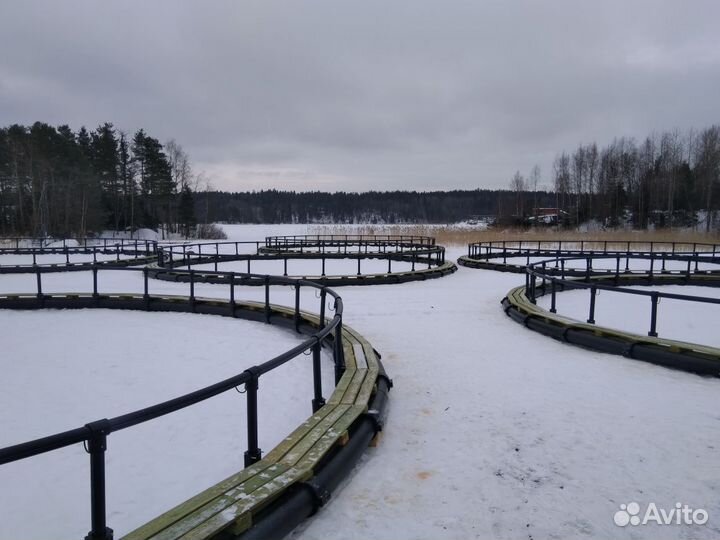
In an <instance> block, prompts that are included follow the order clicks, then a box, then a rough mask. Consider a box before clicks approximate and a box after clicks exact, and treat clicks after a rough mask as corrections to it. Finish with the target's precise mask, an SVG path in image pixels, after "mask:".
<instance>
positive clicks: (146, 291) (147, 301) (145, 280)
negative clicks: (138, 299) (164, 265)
mask: <svg viewBox="0 0 720 540" xmlns="http://www.w3.org/2000/svg"><path fill="white" fill-rule="evenodd" d="M143 300H144V301H145V310H146V311H147V310H149V309H150V290H149V284H148V267H147V266H146V267H145V268H143Z"/></svg>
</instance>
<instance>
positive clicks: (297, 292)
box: [293, 283, 300, 333]
mask: <svg viewBox="0 0 720 540" xmlns="http://www.w3.org/2000/svg"><path fill="white" fill-rule="evenodd" d="M293 318H294V322H295V331H296V332H298V333H299V332H300V284H299V283H298V284H297V285H295V315H294V317H293Z"/></svg>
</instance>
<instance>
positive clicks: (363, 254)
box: [151, 235, 457, 286]
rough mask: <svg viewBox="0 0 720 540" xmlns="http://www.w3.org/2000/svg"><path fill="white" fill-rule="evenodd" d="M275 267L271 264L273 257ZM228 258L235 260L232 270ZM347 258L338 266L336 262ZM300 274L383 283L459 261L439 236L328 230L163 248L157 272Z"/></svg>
mask: <svg viewBox="0 0 720 540" xmlns="http://www.w3.org/2000/svg"><path fill="white" fill-rule="evenodd" d="M271 262H272V263H273V264H274V267H272V268H268V266H267V265H268V263H271ZM228 263H234V264H235V266H234V267H231V268H230V269H228V270H225V268H228ZM338 263H342V267H341V268H340V269H339V271H338V270H334V269H333V268H330V266H332V265H335V266H337V265H338ZM259 265H264V266H263V267H262V268H263V269H262V272H261V273H263V274H267V275H280V276H283V277H288V276H291V277H295V278H298V279H304V280H308V281H312V282H314V283H319V284H322V285H329V286H345V285H381V284H395V283H407V282H411V281H424V280H427V279H434V278H439V277H443V276H446V275H448V274H451V273H453V272H455V271H456V270H457V266H455V264H454V263H452V262H451V261H447V260H446V259H445V248H444V247H442V246H438V245H436V244H435V239H434V238H429V237H416V236H412V237H411V236H392V235H390V236H378V235H372V236H371V235H355V236H352V235H328V236H312V235H308V236H292V237H268V238H266V239H265V241H262V242H261V241H257V242H209V243H208V242H203V243H196V244H178V245H166V246H160V247H159V248H158V260H157V263H156V264H154V265H152V266H151V275H152V277H154V278H157V279H161V280H166V281H184V282H189V281H193V282H197V283H221V284H222V283H228V282H230V281H233V282H235V283H239V284H248V285H253V284H256V282H255V280H252V279H247V276H248V275H251V274H253V273H258V271H257V268H258V266H259Z"/></svg>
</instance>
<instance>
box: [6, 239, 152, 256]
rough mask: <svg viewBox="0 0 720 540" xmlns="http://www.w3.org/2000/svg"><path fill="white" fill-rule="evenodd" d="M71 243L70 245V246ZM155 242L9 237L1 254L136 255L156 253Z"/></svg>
mask: <svg viewBox="0 0 720 540" xmlns="http://www.w3.org/2000/svg"><path fill="white" fill-rule="evenodd" d="M68 243H70V245H69V244H68ZM157 245H158V243H157V241H155V240H138V239H129V238H105V237H98V238H80V239H67V238H58V239H55V238H28V237H20V236H18V237H8V238H0V253H2V252H14V253H21V254H22V253H33V252H35V253H40V252H42V253H65V251H66V250H69V251H71V252H72V251H78V252H81V253H86V252H88V251H81V250H91V249H92V250H95V249H103V250H108V251H112V252H115V251H118V250H119V251H126V250H127V251H133V252H136V253H146V254H152V253H155V250H156V248H157Z"/></svg>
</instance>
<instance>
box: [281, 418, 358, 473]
mask: <svg viewBox="0 0 720 540" xmlns="http://www.w3.org/2000/svg"><path fill="white" fill-rule="evenodd" d="M364 412H365V407H363V406H362V405H351V406H349V407H348V409H347V411H346V412H345V414H343V415H342V417H341V418H339V419H338V421H337V422H335V424H333V426H332V427H331V428H330V429H328V430H327V431H326V432H325V433H324V434H323V435H322V437H320V438H319V439H318V440H317V442H316V443H315V444H314V445H313V446H312V447H311V448H309V449H308V451H307V452H306V453H305V455H304V456H302V458H300V460H299V461H298V462H297V463H296V465H295V466H296V467H300V468H313V467H315V466H316V465H317V463H318V462H319V461H320V460H321V459H322V458H323V457H324V456H325V454H327V452H329V451H330V449H331V448H332V447H333V446H335V444H337V442H338V440H339V439H340V437H342V435H343V434H344V433H345V432H346V431H347V430H348V429H350V426H351V425H352V424H353V423H354V422H355V420H357V419H358V418H359V417H360V415H361V414H363V413H364Z"/></svg>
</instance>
